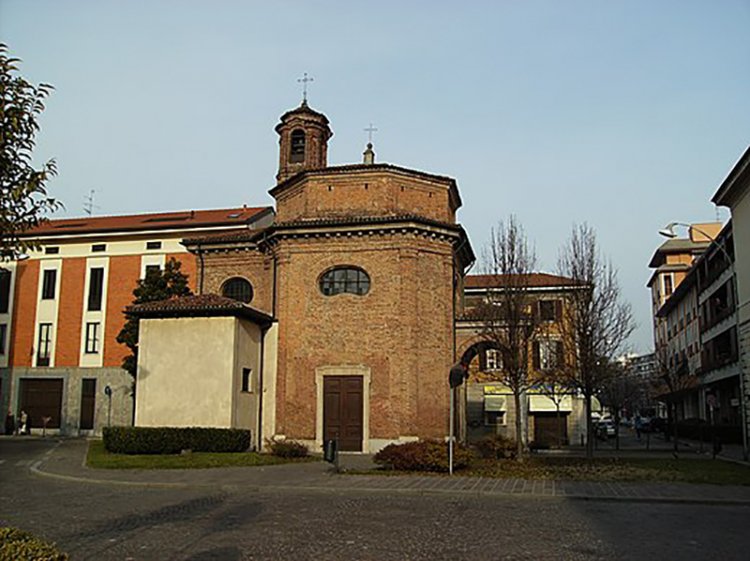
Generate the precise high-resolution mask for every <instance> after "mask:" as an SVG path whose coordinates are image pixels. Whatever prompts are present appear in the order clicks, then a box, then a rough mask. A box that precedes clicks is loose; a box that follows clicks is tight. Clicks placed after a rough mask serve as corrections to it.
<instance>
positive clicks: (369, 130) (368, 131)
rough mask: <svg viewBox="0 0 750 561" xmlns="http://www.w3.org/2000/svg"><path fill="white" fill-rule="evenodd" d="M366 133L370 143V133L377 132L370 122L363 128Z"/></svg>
mask: <svg viewBox="0 0 750 561" xmlns="http://www.w3.org/2000/svg"><path fill="white" fill-rule="evenodd" d="M363 130H364V131H365V132H366V133H367V139H368V142H369V143H370V144H372V133H374V132H378V129H376V128H375V127H373V126H372V123H370V126H369V127H367V128H366V129H363Z"/></svg>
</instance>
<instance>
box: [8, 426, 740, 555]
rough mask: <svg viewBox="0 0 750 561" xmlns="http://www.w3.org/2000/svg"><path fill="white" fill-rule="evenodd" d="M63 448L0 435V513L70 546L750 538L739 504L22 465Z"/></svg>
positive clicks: (323, 547)
mask: <svg viewBox="0 0 750 561" xmlns="http://www.w3.org/2000/svg"><path fill="white" fill-rule="evenodd" d="M74 448H75V447H74V446H73V447H70V448H66V447H65V446H64V445H61V446H57V447H56V444H55V443H54V442H51V441H47V442H44V441H36V442H31V443H24V444H22V445H16V444H15V443H14V445H13V446H6V445H4V443H0V460H2V462H1V463H0V523H1V524H3V525H5V524H10V525H14V526H18V527H21V528H23V529H27V530H31V531H34V532H36V533H37V534H40V535H41V536H43V537H45V538H47V539H50V540H53V541H56V542H58V544H59V546H60V547H61V548H62V549H63V550H65V551H68V552H69V553H70V554H71V558H72V559H73V560H78V559H82V560H103V561H108V560H138V561H140V560H189V561H198V560H202V561H206V560H221V561H225V560H226V561H240V560H275V559H294V560H307V559H317V560H336V559H346V560H368V561H369V560H384V561H390V560H407V559H408V560H428V559H429V560H442V559H476V560H490V559H493V560H496V559H500V560H515V559H570V560H598V559H609V560H630V559H633V560H638V561H645V560H649V559H659V560H660V561H662V560H671V559H679V560H683V559H685V560H693V559H695V560H702V559H706V560H708V559H717V558H720V559H729V560H734V559H738V560H739V559H742V560H744V559H746V558H747V548H748V546H749V545H750V540H748V537H747V520H748V516H749V515H750V508H748V507H746V506H726V505H710V504H697V503H696V504H676V503H673V502H666V503H651V504H646V503H637V502H631V501H628V500H613V501H571V500H569V499H566V498H556V497H535V496H533V494H532V495H531V496H520V497H519V496H512V495H497V494H495V495H480V494H478V493H453V494H419V493H399V492H395V493H394V492H392V491H388V490H385V491H381V492H374V491H371V490H368V489H362V490H353V489H350V488H348V487H347V488H335V487H330V488H328V487H326V488H321V487H317V488H313V487H311V486H309V485H308V486H307V487H303V488H301V489H297V490H294V487H293V485H291V484H290V485H289V486H287V487H286V488H281V486H279V490H276V491H274V490H265V489H262V488H261V487H260V486H258V485H237V484H236V479H237V478H238V477H239V474H240V473H241V472H244V473H245V474H246V476H245V477H246V478H248V479H256V480H257V478H258V475H257V474H258V473H259V472H256V471H255V470H257V469H258V468H248V469H244V470H208V471H210V472H213V473H212V475H211V477H214V478H215V479H216V478H220V477H222V476H224V477H227V478H229V479H231V480H232V484H231V485H224V484H223V482H222V481H221V479H219V480H215V481H214V482H213V485H208V484H206V481H201V482H198V483H196V484H190V482H189V481H187V474H186V473H183V474H182V475H180V476H179V477H180V478H182V479H183V480H182V481H173V482H171V483H174V484H175V486H172V487H170V486H165V484H167V483H169V482H167V481H162V482H161V483H159V484H158V485H155V486H154V485H152V486H142V485H139V484H136V483H135V482H134V481H131V482H130V484H125V485H123V484H116V483H114V482H109V483H107V482H104V483H101V482H96V483H95V482H91V481H88V482H87V481H85V479H76V480H73V479H68V478H59V477H40V476H39V475H38V474H35V473H34V472H33V471H32V470H31V468H32V467H33V466H35V465H37V464H36V462H39V461H41V460H43V459H45V458H46V460H44V463H43V464H41V466H42V467H43V466H45V464H47V463H49V464H50V465H55V459H56V458H57V459H58V460H59V458H61V457H63V456H65V453H67V452H69V451H70V452H72V450H73V449H74ZM50 450H52V452H50V453H49V454H48V452H49V451H50ZM63 452H65V453H63ZM71 457H73V454H71ZM79 460H80V458H79ZM58 463H63V462H58ZM57 467H58V468H59V467H61V466H60V465H58V466H57ZM291 467H295V466H291ZM79 469H82V468H80V461H79ZM315 470H317V472H316V471H315ZM227 471H229V472H231V473H229V474H225V473H224V472H227ZM266 471H268V470H266ZM270 471H272V472H273V470H270ZM281 471H284V476H285V477H286V476H288V475H289V474H290V473H291V470H281ZM302 471H303V473H302V474H301V475H300V477H301V478H303V479H304V478H307V483H310V482H312V481H315V480H317V479H321V480H324V479H327V480H329V481H336V480H344V481H349V480H354V481H358V480H361V478H360V477H349V476H342V477H331V476H328V475H326V474H325V472H324V471H322V466H321V465H319V464H308V465H306V466H305V467H304V470H302ZM321 472H322V475H321ZM87 473H88V472H87ZM95 473H96V475H97V476H98V475H99V474H100V472H98V471H97V472H95ZM169 473H172V474H175V472H169ZM188 473H190V472H188ZM192 473H193V474H197V472H192ZM202 473H204V476H205V470H202ZM144 474H145V472H144ZM248 474H249V475H248ZM252 474H255V475H252ZM131 475H132V474H131ZM151 475H152V477H153V474H151ZM376 479H378V480H380V481H383V480H390V479H392V478H386V477H379V478H376ZM404 479H409V478H404ZM420 479H421V478H420ZM456 479H459V478H456ZM431 480H432V481H438V480H439V478H431ZM99 481H103V480H99ZM151 483H152V484H153V483H154V482H153V481H151ZM291 483H295V482H294V481H292V482H291Z"/></svg>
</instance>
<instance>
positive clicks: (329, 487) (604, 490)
mask: <svg viewBox="0 0 750 561" xmlns="http://www.w3.org/2000/svg"><path fill="white" fill-rule="evenodd" d="M86 446H87V442H86V441H85V440H61V441H59V444H58V445H57V446H55V447H54V448H53V449H51V450H49V451H48V452H47V453H46V454H45V455H44V457H43V458H42V459H41V460H38V461H37V462H35V463H34V465H32V466H31V470H32V472H34V473H35V474H37V475H40V476H45V477H54V478H58V479H62V480H67V481H76V482H81V483H91V484H110V485H127V486H143V487H186V488H188V487H191V488H194V487H207V488H221V489H223V490H225V491H229V492H231V491H232V490H245V491H253V492H300V491H302V492H333V493H354V492H356V493H362V492H365V493H368V492H369V493H387V494H392V495H399V494H417V495H424V494H444V495H456V496H481V497H498V498H502V497H506V498H507V497H527V498H537V499H542V498H547V499H550V498H562V499H575V500H604V501H613V500H616V501H621V500H624V501H634V502H672V503H675V502H677V503H699V504H716V505H743V506H750V487H744V486H729V485H727V486H719V485H696V484H688V483H627V482H596V481H563V480H533V481H532V480H524V479H494V478H485V477H462V476H461V475H454V476H452V477H450V476H440V475H414V476H388V475H346V474H345V473H344V474H336V473H334V471H333V469H332V467H331V466H330V465H329V464H327V463H324V462H310V463H300V464H283V465H278V466H263V467H249V468H248V467H244V468H243V467H240V468H216V469H201V470H94V469H90V468H87V467H85V466H84V457H85V452H86ZM371 466H372V461H371V457H370V456H363V455H356V456H348V455H342V456H341V467H342V468H343V469H367V468H368V467H371Z"/></svg>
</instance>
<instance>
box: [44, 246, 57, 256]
mask: <svg viewBox="0 0 750 561" xmlns="http://www.w3.org/2000/svg"><path fill="white" fill-rule="evenodd" d="M44 253H45V254H46V255H57V254H58V253H60V248H59V247H45V248H44Z"/></svg>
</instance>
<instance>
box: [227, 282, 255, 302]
mask: <svg viewBox="0 0 750 561" xmlns="http://www.w3.org/2000/svg"><path fill="white" fill-rule="evenodd" d="M221 294H222V296H226V297H227V298H233V299H234V300H239V301H240V302H244V303H245V304H247V303H249V302H250V300H252V299H253V285H251V284H250V283H249V282H248V281H247V280H245V279H243V278H240V277H234V278H231V279H229V280H227V281H225V282H224V284H223V285H222V286H221Z"/></svg>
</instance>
